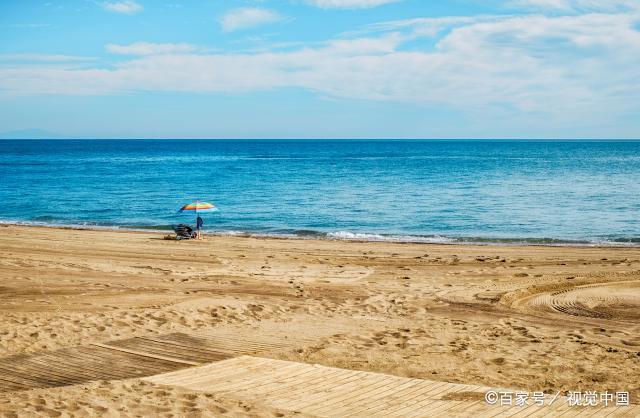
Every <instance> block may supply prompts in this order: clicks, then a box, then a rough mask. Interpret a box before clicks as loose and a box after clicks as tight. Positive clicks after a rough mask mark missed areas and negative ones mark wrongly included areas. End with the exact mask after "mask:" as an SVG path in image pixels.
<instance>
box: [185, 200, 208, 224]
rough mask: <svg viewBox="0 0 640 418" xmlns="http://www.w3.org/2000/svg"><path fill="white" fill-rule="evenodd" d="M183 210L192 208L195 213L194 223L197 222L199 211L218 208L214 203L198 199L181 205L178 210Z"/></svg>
mask: <svg viewBox="0 0 640 418" xmlns="http://www.w3.org/2000/svg"><path fill="white" fill-rule="evenodd" d="M185 210H192V211H194V212H195V213H196V223H197V220H198V213H199V212H215V211H217V210H218V208H216V207H215V205H214V204H212V203H207V202H201V201H199V200H196V201H195V202H191V203H188V204H186V205H184V206H183V207H181V208H180V211H179V212H184V211H185Z"/></svg>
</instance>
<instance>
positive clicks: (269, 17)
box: [220, 7, 283, 32]
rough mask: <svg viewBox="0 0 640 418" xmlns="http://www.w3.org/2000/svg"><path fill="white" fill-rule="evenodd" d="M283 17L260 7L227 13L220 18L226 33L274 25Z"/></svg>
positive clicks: (244, 8)
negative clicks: (268, 24) (269, 24)
mask: <svg viewBox="0 0 640 418" xmlns="http://www.w3.org/2000/svg"><path fill="white" fill-rule="evenodd" d="M282 19H283V17H282V16H281V15H280V14H279V13H277V12H275V11H273V10H269V9H262V8H259V7H243V8H239V9H234V10H231V11H229V12H227V13H226V14H225V15H224V16H222V17H221V18H220V25H221V26H222V30H224V31H225V32H233V31H236V30H242V29H249V28H252V27H254V26H259V25H263V24H266V23H274V22H278V21H280V20H282Z"/></svg>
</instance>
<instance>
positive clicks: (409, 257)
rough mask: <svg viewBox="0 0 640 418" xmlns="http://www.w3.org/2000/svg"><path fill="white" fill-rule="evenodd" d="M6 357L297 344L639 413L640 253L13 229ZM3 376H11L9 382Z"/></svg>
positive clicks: (293, 354)
mask: <svg viewBox="0 0 640 418" xmlns="http://www.w3.org/2000/svg"><path fill="white" fill-rule="evenodd" d="M0 296H1V300H2V304H1V305H0V357H3V358H5V357H8V356H15V355H27V354H36V353H46V352H51V351H53V350H57V349H61V348H69V347H76V346H81V345H87V344H91V343H102V342H106V341H113V340H119V339H125V338H129V337H141V336H154V335H164V334H168V333H174V332H182V333H190V332H207V331H211V330H225V332H229V333H233V334H235V335H239V336H245V335H246V336H253V337H256V338H261V341H266V342H269V341H274V342H279V341H283V339H284V338H285V336H287V335H289V336H291V337H292V338H293V337H295V338H298V339H299V341H304V343H298V344H297V345H295V346H292V347H291V349H290V350H277V351H273V352H270V353H268V354H265V355H266V356H270V357H272V358H277V359H281V360H291V361H298V362H306V363H317V364H321V365H325V366H332V367H340V368H345V369H353V370H363V371H372V372H382V373H388V374H393V375H397V376H403V377H412V378H422V379H429V380H439V381H445V382H453V383H464V384H474V385H483V386H491V387H507V388H514V389H522V390H527V391H531V392H532V391H545V392H546V393H556V392H557V391H562V392H564V391H583V392H584V391H587V390H595V391H599V392H603V391H605V390H608V391H610V392H616V391H621V390H624V391H629V392H630V393H631V402H632V403H635V404H637V403H640V248H593V247H535V246H472V245H427V244H398V243H371V242H369V243H363V242H345V241H321V240H294V239H267V238H247V237H206V239H205V240H203V241H182V242H177V241H169V240H163V239H162V235H160V234H154V233H143V232H121V231H90V230H74V229H56V228H39V227H24V226H6V225H4V226H2V227H0ZM0 379H2V376H0ZM17 411H27V412H32V413H39V414H43V415H51V416H56V415H57V413H58V412H60V411H66V412H69V413H72V414H75V415H87V416H90V415H96V414H102V415H109V414H111V415H113V416H117V415H119V414H125V415H144V414H165V415H170V414H175V415H176V416H180V415H185V414H195V416H198V415H199V414H204V415H208V414H209V415H216V416H219V415H224V414H227V415H237V416H244V415H266V416H286V415H289V414H290V412H289V411H279V410H277V409H274V408H270V407H269V406H267V405H264V404H262V403H260V401H259V400H256V399H237V398H233V397H231V398H224V397H219V396H213V395H211V394H206V393H201V392H190V391H189V390H185V389H179V388H170V387H164V386H159V385H154V384H152V383H149V382H147V381H142V380H139V379H127V380H115V381H99V382H93V383H91V382H89V383H84V384H79V385H75V386H67V387H61V388H42V389H35V390H31V391H13V392H7V391H5V392H4V393H0V415H10V414H11V413H17Z"/></svg>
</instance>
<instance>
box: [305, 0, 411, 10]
mask: <svg viewBox="0 0 640 418" xmlns="http://www.w3.org/2000/svg"><path fill="white" fill-rule="evenodd" d="M398 1H401V0H308V3H310V4H312V5H313V6H316V7H321V8H323V9H369V8H371V7H378V6H382V5H383V4H389V3H395V2H398Z"/></svg>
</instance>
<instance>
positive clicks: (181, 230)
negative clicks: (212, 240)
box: [173, 224, 193, 241]
mask: <svg viewBox="0 0 640 418" xmlns="http://www.w3.org/2000/svg"><path fill="white" fill-rule="evenodd" d="M173 230H174V232H175V233H176V239H177V240H178V241H180V240H182V239H191V238H193V228H191V227H190V226H189V225H185V224H180V225H174V226H173Z"/></svg>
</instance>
